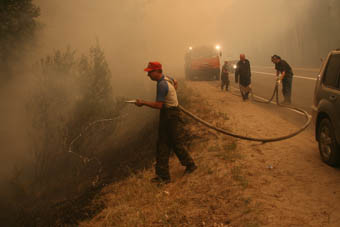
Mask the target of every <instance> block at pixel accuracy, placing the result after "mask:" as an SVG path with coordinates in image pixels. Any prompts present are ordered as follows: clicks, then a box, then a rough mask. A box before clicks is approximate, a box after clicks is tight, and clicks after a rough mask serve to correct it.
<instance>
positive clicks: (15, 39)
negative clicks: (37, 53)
mask: <svg viewBox="0 0 340 227" xmlns="http://www.w3.org/2000/svg"><path fill="white" fill-rule="evenodd" d="M39 15H40V10H39V8H38V7H37V6H36V5H34V4H33V0H2V1H0V21H1V23H0V72H4V73H3V75H5V74H6V75H7V74H8V73H9V70H10V67H9V64H11V62H12V61H13V59H17V58H19V56H22V55H23V53H24V52H25V49H26V48H27V47H29V46H30V44H31V43H32V41H33V40H34V37H35V34H36V32H37V30H38V27H39V24H38V22H37V21H36V19H37V17H39Z"/></svg>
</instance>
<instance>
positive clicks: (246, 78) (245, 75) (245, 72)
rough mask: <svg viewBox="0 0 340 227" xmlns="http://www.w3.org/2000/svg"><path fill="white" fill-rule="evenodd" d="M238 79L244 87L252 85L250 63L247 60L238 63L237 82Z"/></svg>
mask: <svg viewBox="0 0 340 227" xmlns="http://www.w3.org/2000/svg"><path fill="white" fill-rule="evenodd" d="M238 77H239V82H240V84H241V85H242V86H248V85H249V84H250V83H251V71H250V63H249V61H248V60H247V59H246V60H244V61H239V62H237V68H236V71H235V78H236V80H237V79H238ZM236 82H237V81H236Z"/></svg>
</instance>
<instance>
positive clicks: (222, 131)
mask: <svg viewBox="0 0 340 227" xmlns="http://www.w3.org/2000/svg"><path fill="white" fill-rule="evenodd" d="M278 90H279V81H277V82H276V85H275V88H274V92H273V95H272V97H271V98H270V99H269V100H267V101H261V100H256V99H254V97H253V93H252V92H251V93H252V97H253V100H254V101H255V102H260V103H266V104H270V103H271V102H272V101H273V99H274V97H276V104H277V105H278V106H279V107H281V108H287V109H290V110H294V111H296V112H299V113H301V114H302V115H303V116H304V117H305V119H306V122H305V124H304V125H303V126H302V127H301V128H299V129H297V130H296V131H294V132H292V133H290V134H287V135H284V136H279V137H273V138H260V137H259V138H257V137H249V136H243V135H240V134H236V133H232V132H229V131H227V130H225V129H223V128H218V127H216V126H214V125H212V124H211V123H209V122H207V121H205V120H203V119H201V118H199V117H198V116H196V115H195V114H193V113H191V112H190V111H188V110H187V109H185V108H184V107H182V106H179V109H180V110H181V111H182V112H183V113H185V114H186V115H188V116H189V117H191V118H193V119H194V120H196V121H197V122H199V123H201V124H203V125H205V126H206V127H208V128H210V129H213V130H215V131H217V132H220V133H222V134H225V135H228V136H232V137H235V138H238V139H242V140H249V141H257V142H262V143H268V142H277V141H281V140H285V139H289V138H292V137H294V136H296V135H298V134H299V133H301V132H302V131H304V130H305V129H306V128H307V127H308V126H309V125H310V123H311V120H312V119H311V116H310V115H309V114H308V113H307V111H305V110H303V109H300V108H298V107H292V106H289V105H282V104H280V103H279V93H278Z"/></svg>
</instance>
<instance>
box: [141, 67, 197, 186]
mask: <svg viewBox="0 0 340 227" xmlns="http://www.w3.org/2000/svg"><path fill="white" fill-rule="evenodd" d="M144 71H146V72H147V73H148V76H149V78H150V79H151V80H153V81H156V82H157V97H156V101H155V102H148V101H144V100H140V99H137V100H136V105H137V106H148V107H151V108H154V109H160V120H159V128H158V141H157V153H156V175H157V176H156V177H155V178H153V179H151V182H154V183H164V184H167V183H169V182H170V172H169V157H170V152H171V148H172V149H173V150H174V152H175V154H176V156H177V157H178V159H179V160H180V162H181V164H182V165H183V166H186V169H185V172H184V173H185V174H188V173H192V172H193V171H195V169H197V166H196V165H195V163H194V160H193V159H192V158H191V156H190V154H189V153H188V151H187V150H186V149H185V147H184V145H183V139H182V138H181V137H180V134H181V133H180V132H181V131H183V128H182V127H181V125H180V110H179V108H178V100H177V93H176V89H177V85H178V82H177V81H176V80H175V79H173V78H171V77H168V76H165V75H163V70H162V65H161V64H160V63H159V62H149V64H148V66H147V68H145V69H144Z"/></svg>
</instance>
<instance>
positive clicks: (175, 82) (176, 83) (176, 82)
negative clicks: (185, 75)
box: [174, 80, 178, 90]
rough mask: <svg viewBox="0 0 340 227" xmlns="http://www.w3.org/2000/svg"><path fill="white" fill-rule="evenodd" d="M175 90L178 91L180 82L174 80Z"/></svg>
mask: <svg viewBox="0 0 340 227" xmlns="http://www.w3.org/2000/svg"><path fill="white" fill-rule="evenodd" d="M174 88H175V89H176V90H177V88H178V81H177V80H174Z"/></svg>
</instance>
